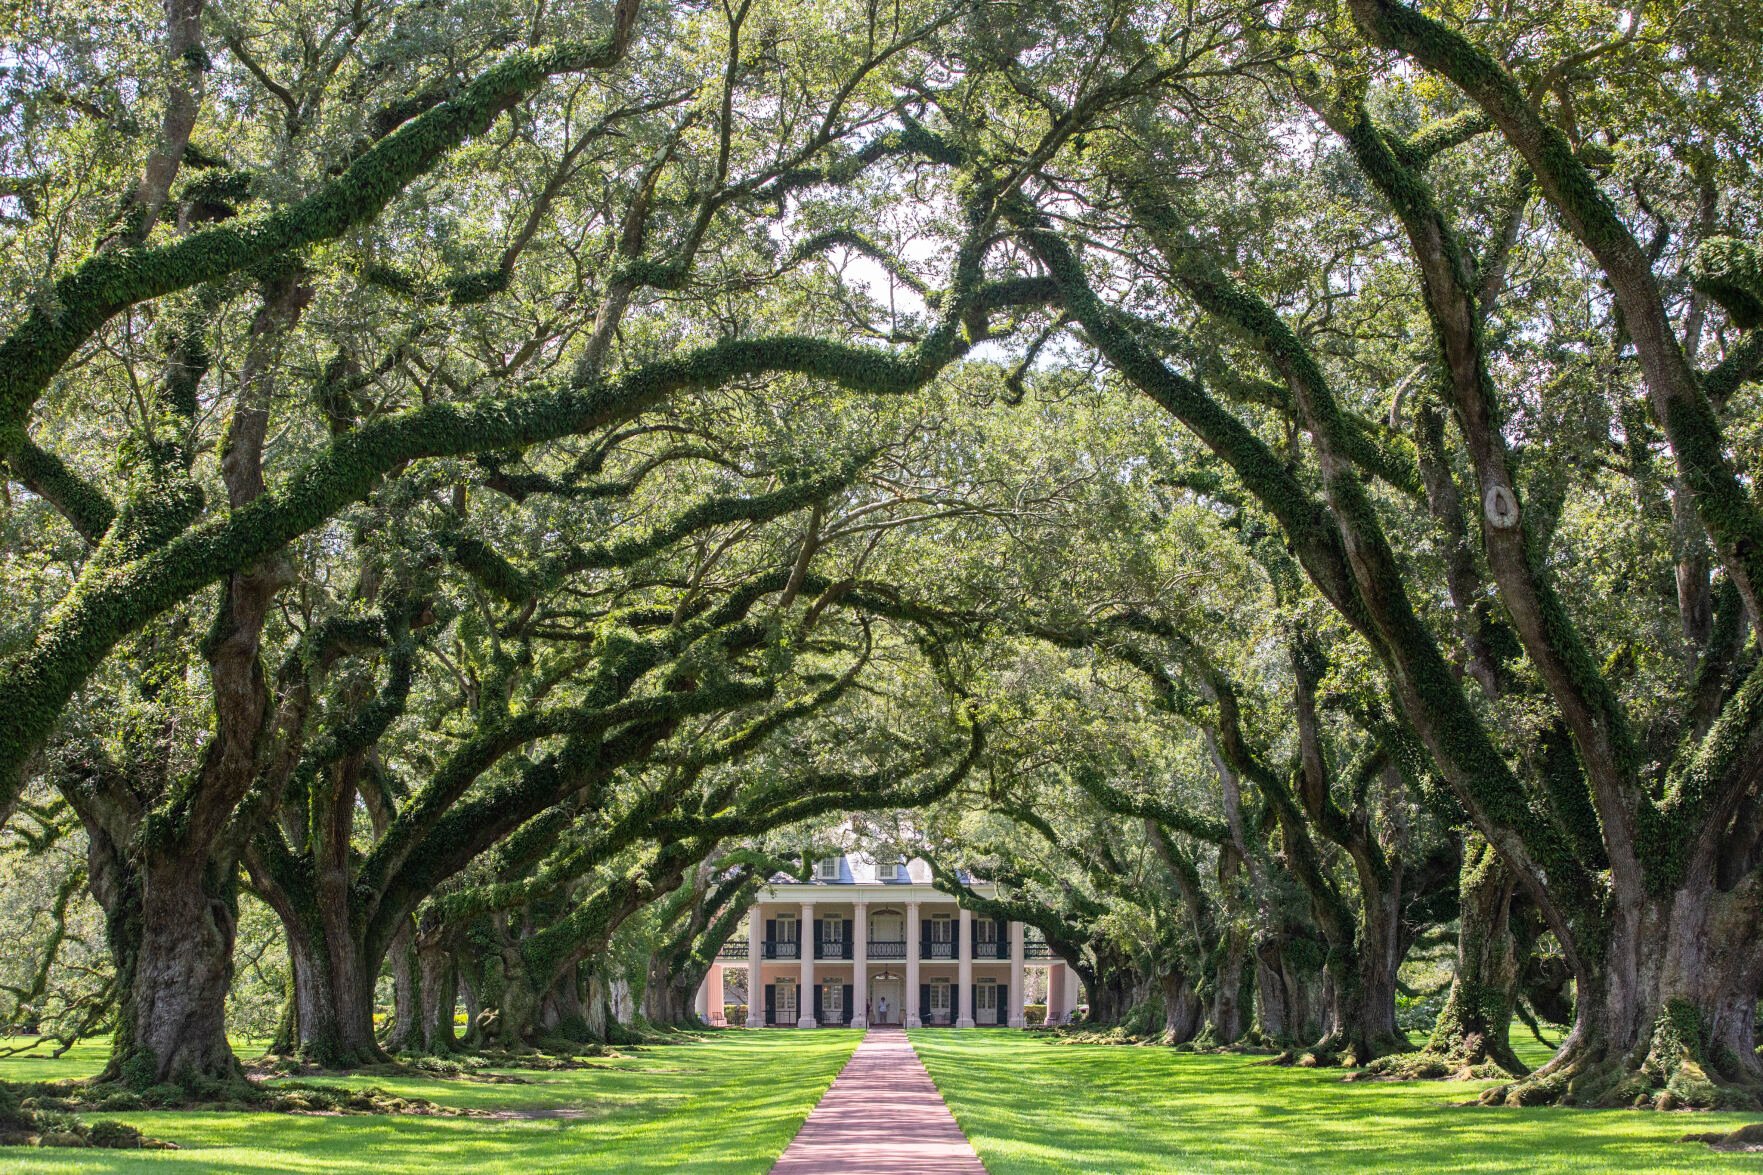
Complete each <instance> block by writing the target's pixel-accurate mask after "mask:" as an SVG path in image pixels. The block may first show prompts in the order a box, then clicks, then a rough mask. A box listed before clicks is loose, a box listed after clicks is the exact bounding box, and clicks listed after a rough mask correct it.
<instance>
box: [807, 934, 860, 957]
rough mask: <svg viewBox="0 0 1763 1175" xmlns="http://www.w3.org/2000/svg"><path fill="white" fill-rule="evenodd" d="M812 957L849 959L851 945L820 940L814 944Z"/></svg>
mask: <svg viewBox="0 0 1763 1175" xmlns="http://www.w3.org/2000/svg"><path fill="white" fill-rule="evenodd" d="M814 957H815V958H817V959H849V958H850V957H851V944H850V943H848V942H828V941H826V940H825V939H822V940H821V941H819V942H817V943H815V944H814Z"/></svg>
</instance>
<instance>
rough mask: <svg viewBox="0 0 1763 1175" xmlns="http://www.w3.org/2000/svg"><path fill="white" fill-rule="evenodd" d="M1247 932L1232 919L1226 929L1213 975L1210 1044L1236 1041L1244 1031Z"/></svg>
mask: <svg viewBox="0 0 1763 1175" xmlns="http://www.w3.org/2000/svg"><path fill="white" fill-rule="evenodd" d="M1248 957H1249V935H1248V932H1247V931H1246V930H1244V929H1243V928H1242V927H1240V926H1237V925H1236V924H1235V923H1234V922H1233V924H1232V925H1231V926H1230V927H1229V928H1228V929H1227V930H1226V931H1225V933H1224V940H1223V942H1222V943H1221V944H1220V947H1219V952H1218V965H1217V968H1216V969H1215V971H1214V973H1213V978H1212V984H1213V987H1212V1022H1211V1025H1210V1026H1209V1033H1210V1038H1211V1043H1213V1044H1220V1045H1227V1044H1235V1043H1236V1042H1237V1041H1238V1040H1240V1039H1242V1036H1243V1033H1244V1032H1245V1031H1246V1030H1247V1027H1248V1025H1247V1023H1246V1021H1247V1017H1246V1016H1245V1015H1244V1009H1245V1007H1246V1003H1247V999H1248V998H1252V997H1251V996H1250V988H1249V985H1248V975H1247V965H1248V961H1249V958H1248Z"/></svg>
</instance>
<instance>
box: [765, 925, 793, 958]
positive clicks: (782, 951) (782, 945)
mask: <svg viewBox="0 0 1763 1175" xmlns="http://www.w3.org/2000/svg"><path fill="white" fill-rule="evenodd" d="M796 930H797V926H796V919H795V918H794V917H783V918H779V919H778V920H777V937H776V938H775V939H773V940H772V950H771V957H772V958H774V959H794V958H795V957H796Z"/></svg>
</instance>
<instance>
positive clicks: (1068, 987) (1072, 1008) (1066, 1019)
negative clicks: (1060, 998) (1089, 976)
mask: <svg viewBox="0 0 1763 1175" xmlns="http://www.w3.org/2000/svg"><path fill="white" fill-rule="evenodd" d="M1083 993H1084V981H1083V978H1082V976H1080V975H1078V973H1077V972H1076V971H1074V970H1072V969H1071V967H1070V965H1069V964H1068V965H1067V966H1066V968H1065V1013H1064V1015H1063V1016H1061V1017H1060V1019H1059V1022H1060V1023H1061V1024H1069V1023H1071V1021H1072V1018H1073V1017H1075V1016H1076V1015H1077V1005H1078V1002H1079V1001H1080V1000H1082V999H1083Z"/></svg>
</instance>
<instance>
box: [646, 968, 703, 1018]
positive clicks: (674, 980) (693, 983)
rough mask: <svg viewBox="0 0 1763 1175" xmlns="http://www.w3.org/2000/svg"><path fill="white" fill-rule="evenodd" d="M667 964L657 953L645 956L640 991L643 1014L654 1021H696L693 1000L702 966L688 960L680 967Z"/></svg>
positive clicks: (701, 974)
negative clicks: (644, 975)
mask: <svg viewBox="0 0 1763 1175" xmlns="http://www.w3.org/2000/svg"><path fill="white" fill-rule="evenodd" d="M668 963H669V960H668V959H667V958H666V957H664V956H663V955H662V954H660V953H657V954H655V955H653V956H651V957H650V959H649V974H648V981H647V984H646V985H645V990H644V992H643V1007H644V1009H645V1014H646V1015H647V1016H648V1017H649V1020H650V1022H652V1023H655V1024H678V1025H695V1024H698V1023H699V1020H698V1010H697V1007H696V1003H697V998H698V985H699V983H701V982H702V981H703V978H704V969H703V968H699V967H694V966H692V965H691V964H690V962H689V961H688V963H687V965H686V966H685V967H683V968H676V967H670V966H669V965H668Z"/></svg>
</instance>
